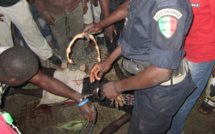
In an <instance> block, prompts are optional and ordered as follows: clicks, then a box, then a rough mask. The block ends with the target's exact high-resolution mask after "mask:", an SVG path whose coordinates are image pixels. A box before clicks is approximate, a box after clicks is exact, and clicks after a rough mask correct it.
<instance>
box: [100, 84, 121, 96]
mask: <svg viewBox="0 0 215 134" xmlns="http://www.w3.org/2000/svg"><path fill="white" fill-rule="evenodd" d="M117 84H118V81H111V82H108V83H105V84H104V85H103V86H102V87H101V94H102V95H105V97H106V98H108V99H110V100H113V99H114V98H116V97H117V96H119V95H120V94H121V92H120V91H119V90H118V88H119V87H118V85H117Z"/></svg>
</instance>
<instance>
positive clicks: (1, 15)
mask: <svg viewBox="0 0 215 134" xmlns="http://www.w3.org/2000/svg"><path fill="white" fill-rule="evenodd" d="M3 16H4V15H3V14H2V13H0V21H2V22H3V21H4V20H3V19H2V18H1V17H3Z"/></svg>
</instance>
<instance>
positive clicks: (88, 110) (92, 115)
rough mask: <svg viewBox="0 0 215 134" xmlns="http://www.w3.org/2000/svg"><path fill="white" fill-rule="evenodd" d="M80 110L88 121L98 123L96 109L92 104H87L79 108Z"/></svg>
mask: <svg viewBox="0 0 215 134" xmlns="http://www.w3.org/2000/svg"><path fill="white" fill-rule="evenodd" d="M79 110H80V112H81V114H82V115H83V116H84V118H86V119H87V121H90V122H93V123H95V122H96V108H95V106H94V105H93V104H92V103H91V102H89V101H88V102H87V103H85V104H83V105H82V106H80V107H79Z"/></svg>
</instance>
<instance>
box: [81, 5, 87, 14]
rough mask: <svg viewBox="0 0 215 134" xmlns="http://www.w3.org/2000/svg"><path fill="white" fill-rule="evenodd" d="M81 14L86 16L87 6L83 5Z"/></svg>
mask: <svg viewBox="0 0 215 134" xmlns="http://www.w3.org/2000/svg"><path fill="white" fill-rule="evenodd" d="M82 7H83V14H86V13H87V10H88V7H87V5H83V6H82Z"/></svg>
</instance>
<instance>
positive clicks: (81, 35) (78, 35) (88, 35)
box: [66, 33, 101, 64]
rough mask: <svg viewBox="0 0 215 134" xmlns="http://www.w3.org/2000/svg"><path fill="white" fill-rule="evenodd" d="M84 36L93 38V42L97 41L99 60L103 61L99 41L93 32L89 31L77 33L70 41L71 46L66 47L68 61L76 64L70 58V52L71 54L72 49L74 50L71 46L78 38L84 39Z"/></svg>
mask: <svg viewBox="0 0 215 134" xmlns="http://www.w3.org/2000/svg"><path fill="white" fill-rule="evenodd" d="M84 37H87V38H88V39H89V38H90V39H91V40H93V42H94V43H95V46H96V50H97V53H98V57H97V61H98V62H101V56H100V50H99V46H98V44H97V42H96V40H95V38H94V36H93V35H92V34H87V33H80V34H77V35H76V36H75V37H74V38H73V39H72V41H71V42H70V43H69V46H68V47H67V49H66V57H67V60H68V62H69V63H72V64H74V62H73V61H72V59H70V58H69V54H70V52H71V50H72V48H71V47H72V45H73V44H74V42H75V41H76V40H77V39H79V38H81V39H83V38H84Z"/></svg>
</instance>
